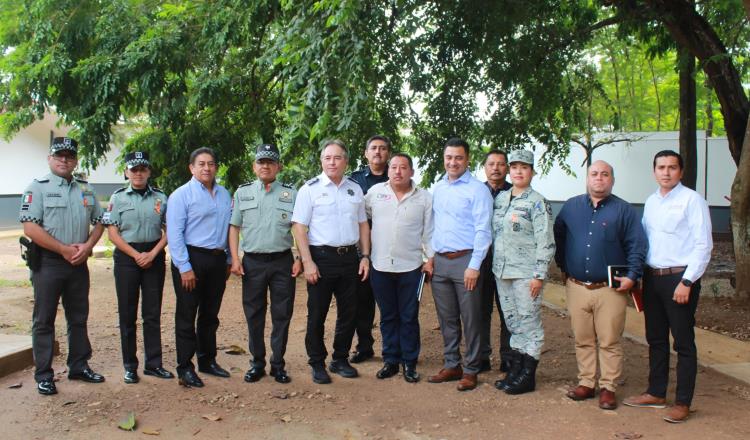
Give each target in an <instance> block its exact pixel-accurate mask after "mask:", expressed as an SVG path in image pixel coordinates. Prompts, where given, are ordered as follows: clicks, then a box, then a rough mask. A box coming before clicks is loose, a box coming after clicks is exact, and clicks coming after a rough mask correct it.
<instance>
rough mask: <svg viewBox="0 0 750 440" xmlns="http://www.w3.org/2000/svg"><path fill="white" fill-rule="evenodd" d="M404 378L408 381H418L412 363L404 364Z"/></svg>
mask: <svg viewBox="0 0 750 440" xmlns="http://www.w3.org/2000/svg"><path fill="white" fill-rule="evenodd" d="M404 380H405V381H407V382H409V383H417V382H419V373H417V367H416V366H414V365H404Z"/></svg>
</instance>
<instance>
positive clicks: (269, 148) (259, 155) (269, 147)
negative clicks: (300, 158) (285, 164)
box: [255, 144, 281, 162]
mask: <svg viewBox="0 0 750 440" xmlns="http://www.w3.org/2000/svg"><path fill="white" fill-rule="evenodd" d="M261 159H271V160H272V161H274V162H279V161H280V160H281V154H280V153H279V149H278V147H276V145H274V144H263V145H261V146H259V147H258V148H257V149H256V150H255V161H256V162H257V161H259V160H261Z"/></svg>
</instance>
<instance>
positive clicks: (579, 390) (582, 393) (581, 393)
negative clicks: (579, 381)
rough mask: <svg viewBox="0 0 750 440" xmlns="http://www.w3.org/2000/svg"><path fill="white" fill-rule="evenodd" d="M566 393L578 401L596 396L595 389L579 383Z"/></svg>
mask: <svg viewBox="0 0 750 440" xmlns="http://www.w3.org/2000/svg"><path fill="white" fill-rule="evenodd" d="M565 395H566V396H568V398H569V399H573V400H576V401H578V400H586V399H591V398H592V397H594V389H593V388H589V387H587V386H584V385H578V386H577V387H575V388H571V389H569V390H568V393H567V394H565Z"/></svg>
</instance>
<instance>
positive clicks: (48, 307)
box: [31, 251, 91, 382]
mask: <svg viewBox="0 0 750 440" xmlns="http://www.w3.org/2000/svg"><path fill="white" fill-rule="evenodd" d="M31 282H32V284H33V285H34V312H33V316H32V320H33V324H32V351H33V353H34V366H35V367H36V371H35V372H34V379H36V381H37V382H40V381H42V380H49V379H52V377H53V374H54V373H53V370H52V357H53V356H54V343H55V317H56V316H57V304H58V303H59V301H60V298H62V303H63V309H65V320H66V321H67V324H68V361H67V363H68V373H69V374H75V373H80V372H81V371H83V370H84V369H86V368H88V360H89V359H90V358H91V343H90V342H89V336H88V329H87V324H86V322H87V321H88V317H89V268H88V266H87V265H86V263H83V264H81V265H78V266H73V265H71V264H70V263H68V262H67V261H66V260H65V259H64V258H63V257H62V256H61V255H59V254H56V253H54V252H50V251H42V263H41V267H40V268H39V270H36V271H33V272H32V274H31Z"/></svg>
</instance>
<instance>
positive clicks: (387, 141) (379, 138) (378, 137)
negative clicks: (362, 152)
mask: <svg viewBox="0 0 750 440" xmlns="http://www.w3.org/2000/svg"><path fill="white" fill-rule="evenodd" d="M372 141H383V142H385V145H386V146H387V147H388V151H391V147H392V146H393V145H392V144H391V140H390V139H388V138H387V137H385V136H383V135H382V134H376V135H375V136H372V137H371V138H370V139H367V142H365V148H369V147H370V143H371V142H372Z"/></svg>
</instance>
